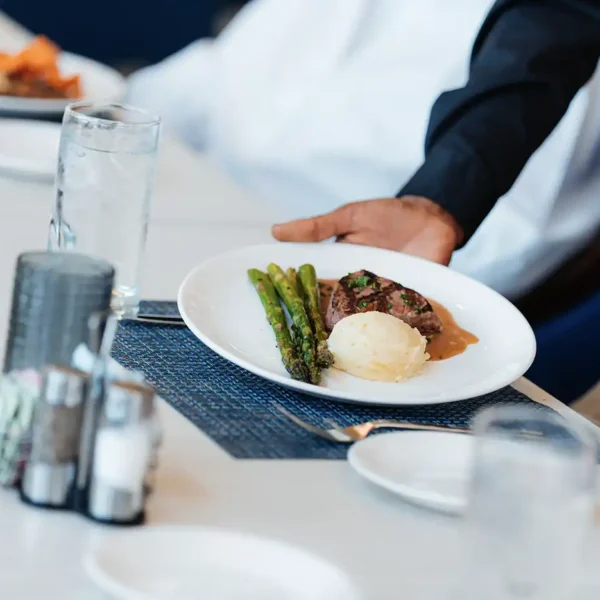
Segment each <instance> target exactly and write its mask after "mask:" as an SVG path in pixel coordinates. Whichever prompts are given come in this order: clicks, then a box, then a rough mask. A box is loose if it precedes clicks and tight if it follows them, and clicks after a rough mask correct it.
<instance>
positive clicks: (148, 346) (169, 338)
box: [113, 302, 539, 459]
mask: <svg viewBox="0 0 600 600" xmlns="http://www.w3.org/2000/svg"><path fill="white" fill-rule="evenodd" d="M142 311H143V312H147V313H154V314H177V307H176V305H175V303H172V302H170V303H166V302H144V303H142ZM113 356H114V357H115V358H116V360H117V361H119V362H120V363H121V364H122V365H124V366H125V367H128V368H130V369H137V370H140V371H142V372H143V373H144V374H145V376H146V378H147V379H148V381H149V383H150V384H151V385H153V386H154V387H155V388H156V391H157V393H158V394H159V395H160V396H161V397H162V398H164V399H165V400H166V401H167V402H169V403H170V404H171V405H172V406H173V407H174V408H175V409H177V410H178V411H179V412H180V413H181V414H183V415H184V416H185V417H187V418H188V419H189V420H190V421H192V423H194V425H196V426H197V427H199V428H200V429H202V431H204V432H205V433H206V434H207V435H209V436H210V437H211V438H212V439H213V440H214V441H215V442H217V443H218V444H219V445H220V446H221V447H222V448H224V449H225V450H226V451H227V452H229V453H230V454H231V455H232V456H234V457H236V458H304V459H308V458H326V459H344V458H346V453H347V451H348V447H347V446H346V445H343V444H335V443H332V442H328V441H326V440H322V439H320V438H318V437H315V436H313V435H312V434H310V433H308V432H306V431H304V430H303V429H300V428H299V427H297V426H296V425H294V424H292V423H291V422H289V421H288V420H287V419H286V418H285V417H283V416H282V415H281V414H280V413H279V412H278V411H277V410H275V408H273V405H272V403H273V402H277V403H279V404H281V405H282V406H284V407H285V408H287V409H288V410H290V411H291V412H293V413H295V414H296V415H298V416H299V417H300V418H302V419H304V420H306V421H309V422H311V423H313V424H315V425H320V426H321V425H324V424H325V420H326V419H332V420H333V421H335V422H337V423H339V424H340V425H352V424H356V423H361V422H364V421H371V420H374V419H397V420H403V421H410V422H414V423H426V424H435V425H444V424H445V425H453V426H456V427H467V426H468V425H469V422H470V421H471V419H472V417H473V415H474V414H475V413H476V412H478V411H479V410H481V409H482V408H484V407H486V406H489V405H492V404H498V403H529V404H533V405H535V406H539V405H537V404H536V403H534V402H532V401H531V400H529V399H528V398H527V397H526V396H524V395H523V394H521V393H519V392H517V391H516V390H514V389H513V388H510V387H509V388H504V389H502V390H499V391H497V392H494V393H492V394H488V395H486V396H483V397H481V398H477V399H474V400H465V401H462V402H453V403H449V404H438V405H431V406H417V407H397V408H385V407H381V408H380V407H372V406H357V405H353V404H342V403H337V402H331V401H328V400H325V399H320V398H315V397H313V396H306V395H304V394H300V393H297V392H293V391H291V390H287V389H284V388H281V387H280V386H277V385H274V384H272V383H270V382H268V381H265V380H263V379H261V378H260V377H257V376H256V375H253V374H252V373H248V372H246V371H244V370H243V369H240V368H239V367H237V366H235V365H233V364H231V363H229V362H228V361H226V360H225V359H223V358H221V357H220V356H219V355H217V354H215V353H214V352H213V351H212V350H210V349H209V348H207V347H206V346H205V345H204V344H202V342H200V341H199V340H198V339H197V338H196V337H195V336H194V335H193V334H192V332H191V331H189V330H188V329H187V328H176V327H169V326H166V327H165V326H158V325H142V324H138V323H134V322H124V323H122V324H121V326H120V328H119V331H118V333H117V337H116V340H115V344H114V347H113Z"/></svg>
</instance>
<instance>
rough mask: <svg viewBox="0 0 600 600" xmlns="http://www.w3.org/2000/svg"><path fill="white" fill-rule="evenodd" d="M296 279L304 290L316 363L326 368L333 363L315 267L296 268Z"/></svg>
mask: <svg viewBox="0 0 600 600" xmlns="http://www.w3.org/2000/svg"><path fill="white" fill-rule="evenodd" d="M298 281H299V282H300V285H301V286H302V289H303V290H304V306H305V307H306V312H307V313H308V316H309V318H310V322H311V324H312V327H313V331H314V332H315V337H316V338H317V364H318V365H319V366H320V367H321V368H322V369H328V368H329V367H331V365H332V364H333V354H332V353H331V352H330V350H329V348H328V347H327V331H326V329H325V323H323V315H322V314H321V293H320V292H319V282H318V280H317V272H316V271H315V268H314V267H313V266H312V265H302V266H301V267H300V268H299V269H298Z"/></svg>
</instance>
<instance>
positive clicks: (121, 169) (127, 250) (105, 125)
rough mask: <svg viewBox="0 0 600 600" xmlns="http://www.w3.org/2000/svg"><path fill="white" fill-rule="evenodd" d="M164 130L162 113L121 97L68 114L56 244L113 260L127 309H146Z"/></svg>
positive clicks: (119, 301)
mask: <svg viewBox="0 0 600 600" xmlns="http://www.w3.org/2000/svg"><path fill="white" fill-rule="evenodd" d="M159 130H160V118H159V117H156V116H153V115H151V114H149V113H146V112H145V111H143V110H139V109H137V108H133V107H130V106H123V105H119V104H96V103H90V102H76V103H74V104H71V105H69V106H68V107H67V109H66V111H65V114H64V118H63V124H62V132H61V140H60V150H59V159H58V174H57V179H56V181H57V183H56V186H57V187H56V201H55V204H54V210H53V214H52V220H51V222H50V231H49V240H48V247H49V249H50V250H58V251H76V252H79V253H83V254H88V255H92V256H97V257H100V258H103V259H105V260H106V261H108V262H110V263H111V264H112V265H113V266H114V267H115V269H116V280H115V286H114V288H113V298H112V307H113V310H114V311H115V313H116V314H117V315H118V316H120V317H123V316H124V317H131V316H135V315H136V314H137V311H138V305H139V299H140V292H139V290H140V275H141V269H142V259H143V255H144V248H145V244H146V235H147V230H148V220H149V213H150V202H151V198H152V194H153V189H154V180H155V170H156V156H157V148H158V137H159Z"/></svg>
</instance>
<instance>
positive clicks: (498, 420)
mask: <svg viewBox="0 0 600 600" xmlns="http://www.w3.org/2000/svg"><path fill="white" fill-rule="evenodd" d="M474 429H475V432H476V434H477V438H476V451H475V458H474V466H473V479H472V485H471V494H470V501H469V510H468V514H467V517H466V521H465V530H464V534H465V536H464V537H465V539H464V541H465V544H466V560H465V565H464V567H465V573H464V576H463V585H462V590H461V594H460V596H461V597H462V598H463V599H464V600H474V599H475V598H477V599H478V600H479V599H480V598H486V600H508V599H510V598H528V599H530V600H573V598H575V596H576V594H577V592H578V588H579V586H580V585H581V577H582V567H583V565H584V557H585V553H586V551H587V548H588V545H587V544H588V542H589V539H588V535H589V533H590V532H591V530H592V526H593V492H594V478H595V456H596V452H595V450H596V447H595V441H594V439H593V437H592V436H591V434H590V433H589V432H587V431H586V430H582V429H580V428H574V427H572V426H571V425H569V424H568V423H567V422H566V421H564V420H563V419H562V417H560V416H558V415H556V414H553V413H550V412H548V413H545V412H541V411H540V410H539V409H535V408H530V407H498V408H493V409H490V410H488V411H486V412H485V413H483V414H482V415H481V416H480V417H479V418H478V420H477V421H476V423H475V426H474Z"/></svg>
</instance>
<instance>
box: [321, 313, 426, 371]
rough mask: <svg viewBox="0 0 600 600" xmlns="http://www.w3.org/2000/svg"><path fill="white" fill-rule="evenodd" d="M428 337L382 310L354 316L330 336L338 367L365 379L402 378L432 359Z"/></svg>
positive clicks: (343, 322)
mask: <svg viewBox="0 0 600 600" xmlns="http://www.w3.org/2000/svg"><path fill="white" fill-rule="evenodd" d="M426 347H427V340H426V339H425V338H424V337H423V336H422V335H421V334H420V333H419V331H418V330H417V329H413V328H412V327H411V326H410V325H407V324H406V323H404V322H403V321H401V320H400V319H397V318H396V317H392V315H388V314H385V313H380V312H365V313H357V314H354V315H350V316H349V317H346V318H344V319H342V320H341V321H339V322H338V323H337V324H336V325H335V327H334V328H333V331H332V332H331V335H330V336H329V349H330V350H331V352H333V355H334V357H335V363H334V365H333V366H334V367H335V368H337V369H340V370H341V371H346V372H347V373H350V375H354V376H355V377H360V378H361V379H371V380H374V381H402V380H403V379H407V378H408V377H412V376H413V375H415V374H416V373H418V372H419V370H420V369H421V367H422V366H423V365H424V364H425V361H427V359H428V358H429V354H427V352H426Z"/></svg>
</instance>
